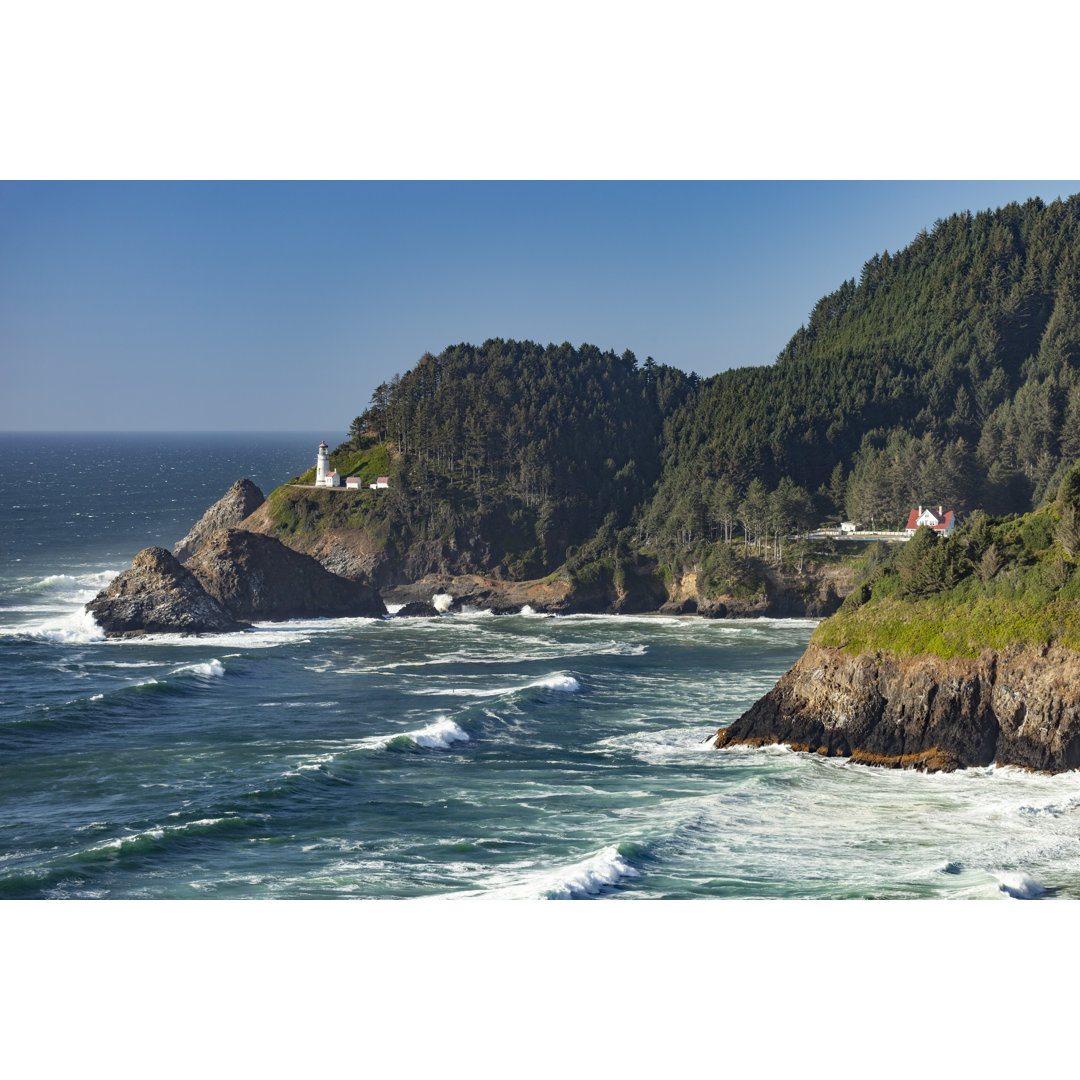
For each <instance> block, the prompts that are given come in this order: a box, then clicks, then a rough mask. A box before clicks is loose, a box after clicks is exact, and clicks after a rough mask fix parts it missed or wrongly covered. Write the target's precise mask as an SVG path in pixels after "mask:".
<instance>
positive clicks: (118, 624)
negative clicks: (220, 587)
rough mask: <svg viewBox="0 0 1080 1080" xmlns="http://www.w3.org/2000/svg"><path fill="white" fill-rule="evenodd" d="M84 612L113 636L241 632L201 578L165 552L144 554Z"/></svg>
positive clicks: (149, 550)
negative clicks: (204, 586) (208, 591)
mask: <svg viewBox="0 0 1080 1080" xmlns="http://www.w3.org/2000/svg"><path fill="white" fill-rule="evenodd" d="M86 610H87V611H89V612H90V614H91V615H93V616H94V618H95V619H96V620H97V622H98V624H99V625H100V626H101V628H102V629H103V630H104V631H105V633H106V634H108V635H109V636H110V637H134V636H137V635H139V634H169V633H182V634H207V633H215V632H221V631H225V630H241V629H243V624H242V623H241V622H239V621H238V620H237V619H236V618H235V617H234V616H233V615H232V614H231V613H230V612H229V611H228V610H227V609H226V608H225V607H224V605H222V604H221V603H220V602H219V601H218V600H216V599H214V597H212V596H210V595H209V594H208V593H207V592H206V590H205V589H204V588H203V587H202V585H201V584H200V583H199V580H198V578H196V577H195V575H194V574H192V573H191V571H190V570H187V569H186V568H185V567H183V566H181V565H180V563H179V562H178V561H177V560H176V559H175V558H174V556H172V555H171V554H170V553H169V552H168V551H166V550H165V549H164V548H161V547H148V548H144V549H143V550H142V551H140V552H139V554H138V555H136V556H135V558H134V560H133V561H132V564H131V569H130V570H125V571H124V572H123V573H122V574H119V575H117V577H115V578H114V579H113V580H112V582H111V583H110V584H109V585H108V586H107V587H106V588H105V589H102V591H101V592H99V593H98V594H97V596H95V597H94V599H93V600H91V601H90V603H88V604H87V605H86Z"/></svg>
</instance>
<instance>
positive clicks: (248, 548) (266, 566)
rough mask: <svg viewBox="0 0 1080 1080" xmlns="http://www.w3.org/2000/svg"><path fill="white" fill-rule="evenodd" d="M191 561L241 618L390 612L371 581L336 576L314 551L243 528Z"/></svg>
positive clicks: (214, 540) (208, 541)
mask: <svg viewBox="0 0 1080 1080" xmlns="http://www.w3.org/2000/svg"><path fill="white" fill-rule="evenodd" d="M187 565H188V568H189V569H190V570H191V572H192V573H193V574H194V575H195V577H196V578H198V580H199V583H200V584H201V585H202V587H203V588H204V589H205V590H206V592H208V593H209V594H210V595H211V596H212V597H213V598H214V599H215V600H217V601H218V602H219V603H220V604H221V605H222V606H223V607H225V608H226V609H227V610H228V611H230V612H231V613H232V614H233V616H234V617H236V618H237V619H243V620H249V621H256V620H259V621H275V620H283V619H303V618H323V617H331V616H335V617H337V616H367V617H369V618H377V617H380V616H383V615H385V614H386V607H385V605H384V604H383V602H382V600H381V599H380V598H379V594H378V593H377V592H376V591H375V590H374V589H373V588H371V586H370V585H365V584H364V583H363V582H360V581H351V580H349V579H347V578H342V577H338V576H337V575H335V574H331V573H330V571H328V570H326V569H325V568H324V567H322V566H321V565H320V564H319V563H318V562H317V561H316V560H315V559H313V558H312V557H311V556H310V555H302V554H301V553H300V552H298V551H293V550H292V549H291V548H288V547H286V546H285V545H284V544H282V543H281V542H280V541H278V540H275V539H274V538H273V537H271V536H263V535H261V534H258V533H250V532H246V531H244V530H243V529H219V530H217V531H216V532H213V533H210V534H209V535H208V536H207V537H206V538H205V539H204V540H203V543H202V545H201V546H200V547H199V550H198V551H197V552H196V553H195V554H194V555H193V556H192V557H191V558H190V559H189V560H188V563H187Z"/></svg>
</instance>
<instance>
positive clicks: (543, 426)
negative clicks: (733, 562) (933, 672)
mask: <svg viewBox="0 0 1080 1080" xmlns="http://www.w3.org/2000/svg"><path fill="white" fill-rule="evenodd" d="M375 443H377V444H379V445H382V446H385V447H387V448H388V450H389V451H390V455H391V457H392V458H393V459H394V460H395V461H396V462H397V464H396V465H395V468H397V469H398V470H399V474H400V475H399V479H400V481H401V484H400V485H399V487H400V489H401V491H402V493H401V495H399V496H398V497H396V498H394V499H393V500H389V499H388V500H384V501H383V503H382V504H380V507H379V509H378V511H377V513H378V514H380V515H383V516H384V517H386V518H387V520H386V521H385V522H384V523H383V524H384V526H385V527H387V528H392V529H394V530H396V531H397V532H398V533H403V534H409V535H415V536H424V535H431V534H433V533H438V531H439V530H440V529H441V530H442V533H443V534H444V535H445V534H446V532H447V529H448V528H452V527H453V526H455V525H460V524H461V523H462V522H463V521H465V520H467V519H470V520H472V521H474V522H488V523H493V522H494V523H501V525H499V526H498V527H499V528H500V529H501V530H502V540H501V543H500V544H499V545H497V546H499V547H501V548H502V549H503V551H504V552H505V553H510V552H511V551H512V550H513V551H514V552H515V554H514V560H510V559H508V560H507V562H506V565H507V566H509V567H510V568H511V570H512V572H514V573H521V574H524V573H540V572H547V571H550V570H551V569H554V568H555V567H556V566H558V565H559V564H560V563H561V562H562V561H563V560H564V559H567V558H570V559H573V558H574V557H575V556H576V554H577V548H578V547H579V546H581V545H585V547H586V549H588V550H593V549H596V550H603V549H609V548H614V547H618V546H621V547H622V548H624V549H625V548H627V547H638V548H640V547H646V548H649V549H651V550H654V551H656V552H658V553H659V554H660V555H661V556H662V557H663V558H665V559H667V560H668V561H671V560H675V561H682V560H684V559H685V558H690V557H694V558H702V557H705V556H706V554H708V553H710V552H711V553H713V554H708V557H709V558H712V557H713V555H714V554H715V549H717V548H724V549H727V550H729V551H730V550H732V548H733V547H737V548H738V549H739V551H740V552H741V553H742V554H744V555H746V554H755V555H757V556H758V557H762V558H764V557H768V558H770V559H774V560H776V561H779V560H780V559H782V558H783V557H784V547H785V537H787V536H788V535H790V534H791V533H792V532H794V531H797V530H799V529H805V528H806V527H808V526H811V525H814V524H816V523H818V522H821V521H825V520H829V519H832V520H834V521H835V520H837V519H839V518H840V517H848V518H852V519H854V520H857V521H860V522H864V523H866V524H867V525H869V524H870V523H871V521H873V522H874V524H875V525H876V526H877V527H879V528H881V527H896V526H897V525H899V524H900V523H901V522H902V521H903V520H904V519H905V518H906V517H907V514H908V511H909V510H910V509H911V508H912V507H914V506H916V505H918V504H920V503H921V504H923V505H934V506H936V505H938V504H942V505H945V506H946V507H947V508H950V509H953V510H956V511H957V512H958V514H959V515H960V518H961V520H962V519H963V517H964V516H965V515H967V514H970V513H971V512H972V511H974V510H975V509H976V508H981V509H984V510H985V511H986V512H988V513H991V514H1003V513H1014V512H1017V513H1019V512H1024V511H1027V510H1030V509H1031V508H1032V507H1033V506H1037V505H1039V503H1040V502H1041V501H1042V500H1043V499H1045V498H1046V497H1047V495H1048V493H1051V494H1052V493H1053V492H1054V491H1055V490H1056V488H1057V485H1058V483H1059V482H1060V480H1061V477H1062V475H1063V473H1064V471H1065V469H1066V468H1067V467H1068V466H1069V465H1070V464H1071V463H1072V462H1074V461H1075V460H1077V459H1078V458H1080V195H1074V196H1072V197H1070V198H1069V199H1068V200H1066V201H1064V202H1062V201H1057V202H1054V203H1052V204H1050V205H1046V204H1044V203H1043V202H1042V201H1041V200H1038V199H1034V200H1031V201H1029V202H1027V203H1024V204H1023V205H1022V206H1021V205H1018V204H1015V203H1013V204H1010V205H1008V206H1006V207H1003V208H1001V209H998V210H997V211H984V212H980V213H971V212H968V211H964V212H963V213H958V214H955V215H953V216H952V217H950V218H949V219H948V220H942V221H938V222H937V223H936V224H935V225H934V227H933V229H931V230H929V231H923V232H921V233H920V234H919V235H918V236H916V237H915V238H914V240H913V241H912V242H911V244H910V245H909V246H908V247H906V248H905V249H904V250H902V251H900V252H897V253H895V254H893V255H890V254H889V253H888V252H885V253H884V254H881V255H875V256H874V257H873V258H872V259H870V260H868V261H867V262H866V264H865V265H864V267H863V270H862V273H861V275H860V277H859V280H858V281H856V280H855V279H851V280H849V281H846V282H844V283H842V284H841V286H840V288H839V289H837V290H836V291H835V292H834V293H832V294H831V295H829V296H826V297H824V298H822V299H821V300H820V301H819V302H818V303H817V304H816V305H815V307H814V309H813V310H812V311H811V313H810V317H809V319H808V321H807V323H806V325H805V326H802V327H800V328H799V329H798V331H797V332H796V333H795V335H794V336H793V337H792V338H791V340H790V341H789V342H788V344H787V346H786V347H785V348H784V349H783V351H782V352H781V354H780V355H779V357H778V358H777V359H776V362H775V363H774V364H772V365H769V366H760V367H745V368H739V369H734V370H731V371H725V372H723V373H721V374H719V375H716V376H713V377H711V378H709V379H706V380H700V379H698V377H697V376H695V375H693V374H691V375H685V374H683V373H682V372H680V371H678V370H676V369H674V368H672V367H668V366H665V365H661V364H657V363H655V362H654V361H653V360H652V358H649V359H646V360H645V361H644V362H643V363H640V362H638V360H637V359H636V358H635V356H634V355H633V354H632V353H630V352H625V353H623V354H622V355H621V356H620V355H616V354H615V353H613V352H601V351H600V350H599V349H597V348H595V347H593V346H590V345H582V346H581V347H580V348H576V349H575V348H573V347H571V346H570V345H568V344H563V345H560V346H555V345H548V346H546V347H543V346H540V345H537V344H534V343H532V342H518V341H503V340H498V339H496V340H490V341H487V342H485V343H484V344H483V345H481V346H479V347H477V346H473V345H468V344H461V345H456V346H453V347H451V348H448V349H446V350H444V351H443V352H442V353H440V354H439V355H438V356H434V355H431V354H430V353H429V354H425V355H424V356H423V357H421V359H420V360H419V361H418V363H417V364H416V366H415V367H414V368H413V369H412V370H411V371H409V372H407V373H405V374H404V375H401V376H395V377H394V379H393V380H392V381H391V382H390V383H386V384H383V385H381V386H380V387H378V388H377V390H376V391H375V394H374V395H373V398H372V401H371V404H370V407H369V408H368V409H367V410H366V411H365V412H364V413H363V414H362V415H360V416H358V417H357V418H356V420H355V421H354V422H353V425H352V429H351V432H350V440H349V442H348V443H346V444H344V445H343V446H342V447H339V448H338V451H337V453H338V454H339V455H343V454H348V453H356V452H359V451H360V450H361V448H362V447H363V446H365V445H368V446H370V445H372V444H375ZM405 491H410V492H412V497H409V496H406V495H405V494H404V492H405ZM373 512H374V511H373ZM391 518H392V520H391ZM493 527H494V526H493Z"/></svg>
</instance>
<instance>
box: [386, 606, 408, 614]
mask: <svg viewBox="0 0 1080 1080" xmlns="http://www.w3.org/2000/svg"><path fill="white" fill-rule="evenodd" d="M404 606H405V605H404V604H387V605H386V614H387V615H396V614H397V613H398V612H399V611H400V610H401V609H402V608H403V607H404Z"/></svg>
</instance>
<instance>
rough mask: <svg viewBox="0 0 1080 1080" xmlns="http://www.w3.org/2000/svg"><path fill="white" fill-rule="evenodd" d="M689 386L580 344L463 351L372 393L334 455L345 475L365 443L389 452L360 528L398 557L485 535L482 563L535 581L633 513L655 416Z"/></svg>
mask: <svg viewBox="0 0 1080 1080" xmlns="http://www.w3.org/2000/svg"><path fill="white" fill-rule="evenodd" d="M697 384H698V380H697V377H696V376H687V375H685V374H683V373H682V372H681V371H677V370H675V369H674V368H670V367H666V366H664V365H660V364H656V363H655V362H654V361H653V360H652V359H651V358H649V359H647V360H645V362H644V363H643V364H638V362H637V359H636V357H635V356H634V355H633V353H630V352H625V353H623V354H622V355H621V356H619V355H616V354H615V353H614V352H610V351H608V352H601V351H600V350H599V349H597V348H595V347H594V346H591V345H582V346H581V347H580V348H578V349H575V348H573V347H572V346H570V345H569V344H563V345H558V346H556V345H548V346H546V347H543V346H540V345H537V344H534V343H533V342H527V341H524V342H523V341H503V340H501V339H492V340H489V341H486V342H484V343H483V345H481V346H479V347H477V346H474V345H468V344H461V345H456V346H453V347H452V348H449V349H446V350H444V351H443V352H442V353H440V354H439V355H438V356H433V355H431V354H430V353H427V354H425V355H424V356H423V357H421V358H420V360H419V361H418V362H417V364H416V366H415V367H414V368H413V369H412V370H411V371H408V372H406V373H405V374H404V375H400V376H397V375H396V376H394V378H393V380H391V382H389V383H384V384H382V385H381V386H379V387H378V388H377V389H376V390H375V393H374V394H373V396H372V401H371V405H370V407H369V408H368V409H367V410H366V411H365V412H364V413H363V414H362V415H361V416H358V417H357V418H356V419H355V420H354V421H353V424H352V427H351V430H350V442H349V443H347V444H345V445H344V446H342V447H339V448H338V451H337V452H336V454H337V458H338V460H340V461H341V462H342V465H341V467H342V468H346V469H348V468H353V467H354V466H353V465H352V464H350V463H349V460H348V455H349V453H350V452H352V451H359V450H360V449H361V448H362V446H363V445H364V443H365V440H368V441H370V440H371V439H375V440H376V441H377V442H379V443H388V444H389V445H390V447H392V448H393V450H394V452H396V454H397V455H398V456H397V461H396V465H395V466H394V468H395V469H396V472H395V474H394V482H392V484H391V494H390V495H389V496H388V497H386V498H383V499H381V500H379V501H378V503H376V504H372V505H371V506H370V507H368V509H367V520H366V521H365V524H366V525H368V526H369V527H370V526H374V527H375V529H376V531H381V532H384V533H385V534H387V535H393V537H394V538H395V543H396V545H397V546H398V547H399V548H400V547H401V546H402V544H408V543H409V542H410V541H411V540H413V539H420V540H440V541H445V542H446V543H447V544H449V545H450V546H451V547H453V546H460V544H461V543H467V542H470V541H469V540H468V539H467V537H468V535H473V536H475V535H482V536H483V537H484V540H485V542H486V544H487V545H489V546H490V549H491V555H490V557H488V558H487V560H486V561H488V562H491V561H494V562H498V561H500V560H502V561H504V563H505V565H506V567H507V568H508V569H509V570H510V571H511V572H512V573H514V574H515V575H525V574H541V573H545V572H547V571H549V570H552V569H554V568H555V567H557V566H558V565H559V564H560V563H561V562H562V561H563V560H564V559H565V557H566V552H567V549H568V548H570V547H572V546H574V545H578V544H581V543H582V542H584V541H586V540H588V539H589V538H590V537H592V536H593V535H594V534H595V533H596V532H597V530H598V529H599V528H601V526H603V525H604V523H605V522H606V523H607V527H608V529H609V530H610V529H612V528H614V527H615V526H616V525H625V524H626V523H627V522H629V521H631V520H633V519H634V518H635V516H637V515H638V514H640V512H641V511H642V509H643V508H644V506H645V505H646V504H647V503H648V500H649V499H650V498H651V497H652V494H653V491H654V490H655V486H656V482H657V480H658V478H659V475H660V460H661V454H660V451H661V438H662V432H663V422H664V418H665V416H668V415H671V413H673V412H674V411H675V409H677V408H678V407H679V406H680V405H682V404H683V403H684V402H685V401H686V400H688V398H689V397H690V396H691V395H692V393H693V391H694V389H695V388H696V386H697ZM359 460H360V459H359V458H358V459H357V461H359ZM355 467H356V468H358V469H359V468H360V467H361V466H360V465H359V464H357V465H356V466H355Z"/></svg>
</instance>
